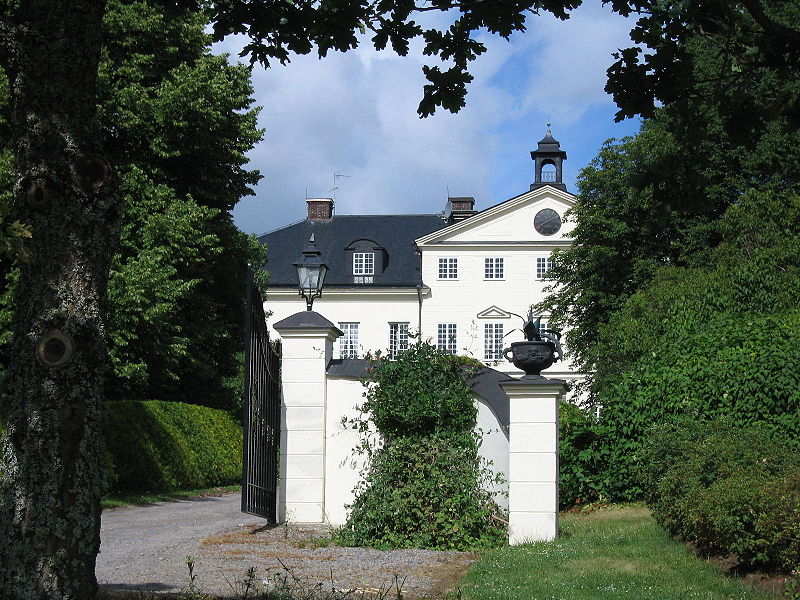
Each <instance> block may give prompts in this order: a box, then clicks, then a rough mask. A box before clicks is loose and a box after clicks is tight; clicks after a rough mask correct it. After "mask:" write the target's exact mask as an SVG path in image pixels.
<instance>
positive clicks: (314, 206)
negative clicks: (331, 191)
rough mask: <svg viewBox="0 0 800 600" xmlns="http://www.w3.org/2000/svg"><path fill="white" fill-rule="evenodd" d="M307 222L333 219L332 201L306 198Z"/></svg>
mask: <svg viewBox="0 0 800 600" xmlns="http://www.w3.org/2000/svg"><path fill="white" fill-rule="evenodd" d="M306 205H307V206H308V217H307V219H308V220H309V221H330V220H331V217H333V199H331V198H306Z"/></svg>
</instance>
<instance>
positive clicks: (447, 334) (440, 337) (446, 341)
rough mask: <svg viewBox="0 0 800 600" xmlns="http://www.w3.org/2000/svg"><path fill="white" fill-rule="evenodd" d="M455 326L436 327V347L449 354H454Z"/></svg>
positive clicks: (448, 324)
mask: <svg viewBox="0 0 800 600" xmlns="http://www.w3.org/2000/svg"><path fill="white" fill-rule="evenodd" d="M456 346H457V345H456V324H455V323H439V324H438V325H437V326H436V347H437V348H439V350H444V351H446V352H449V353H450V354H455V353H456Z"/></svg>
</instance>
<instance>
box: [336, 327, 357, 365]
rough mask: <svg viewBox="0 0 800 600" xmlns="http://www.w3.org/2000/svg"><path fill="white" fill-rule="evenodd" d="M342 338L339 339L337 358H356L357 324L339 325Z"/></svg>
mask: <svg viewBox="0 0 800 600" xmlns="http://www.w3.org/2000/svg"><path fill="white" fill-rule="evenodd" d="M339 329H341V330H342V334H343V335H342V337H340V338H339V358H357V357H358V323H339Z"/></svg>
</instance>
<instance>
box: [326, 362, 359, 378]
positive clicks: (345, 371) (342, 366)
mask: <svg viewBox="0 0 800 600" xmlns="http://www.w3.org/2000/svg"><path fill="white" fill-rule="evenodd" d="M368 368H369V361H368V360H364V359H363V358H332V359H331V360H330V362H329V363H328V367H327V368H326V369H325V370H326V372H327V373H328V375H334V376H337V377H354V378H359V379H360V378H362V377H367V376H368V375H369V371H368V370H367V369H368Z"/></svg>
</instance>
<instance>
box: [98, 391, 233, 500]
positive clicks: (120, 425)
mask: <svg viewBox="0 0 800 600" xmlns="http://www.w3.org/2000/svg"><path fill="white" fill-rule="evenodd" d="M104 438H105V448H106V452H105V457H104V458H105V462H106V479H107V485H108V487H109V490H110V491H111V490H113V491H170V490H177V489H191V488H201V487H211V486H215V485H225V484H231V483H236V482H238V481H239V480H240V479H241V473H242V454H241V453H242V430H241V426H240V425H239V424H238V423H236V422H235V421H234V420H233V419H232V418H231V417H230V415H229V414H228V413H226V412H224V411H221V410H215V409H212V408H207V407H203V406H196V405H191V404H183V403H180V402H162V401H158V400H148V401H134V400H121V401H115V402H108V403H107V404H106V421H105V425H104Z"/></svg>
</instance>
